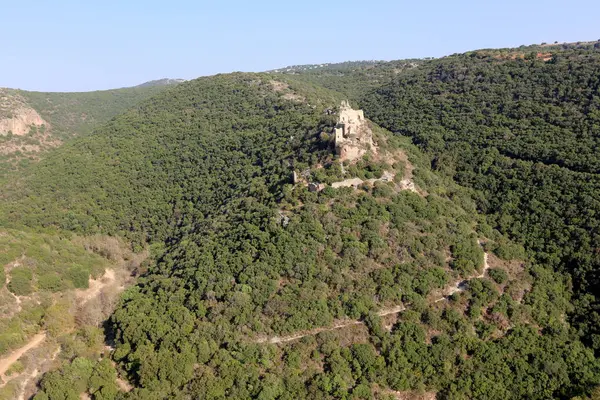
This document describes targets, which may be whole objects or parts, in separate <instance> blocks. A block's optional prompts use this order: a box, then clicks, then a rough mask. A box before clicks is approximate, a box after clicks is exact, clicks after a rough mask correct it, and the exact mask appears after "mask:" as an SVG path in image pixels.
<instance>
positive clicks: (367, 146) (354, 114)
mask: <svg viewBox="0 0 600 400" xmlns="http://www.w3.org/2000/svg"><path fill="white" fill-rule="evenodd" d="M369 150H371V151H374V152H375V151H376V148H375V145H374V143H373V132H372V131H371V128H369V124H368V123H367V121H366V120H365V116H364V113H363V111H362V110H354V109H352V107H350V104H349V103H348V102H347V101H342V104H341V105H340V113H339V118H338V123H337V125H336V127H335V151H336V153H337V154H338V155H339V156H340V160H342V161H344V160H349V161H353V160H357V159H359V158H361V157H362V156H363V155H364V154H365V153H366V152H367V151H369Z"/></svg>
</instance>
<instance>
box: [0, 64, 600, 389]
mask: <svg viewBox="0 0 600 400" xmlns="http://www.w3.org/2000/svg"><path fill="white" fill-rule="evenodd" d="M463 58H464V59H465V60H466V61H465V62H467V61H468V62H474V61H473V60H476V58H473V60H472V59H471V58H470V57H463V56H460V57H457V58H456V59H457V60H463ZM453 59H454V58H452V59H450V58H449V59H447V60H443V61H428V62H427V63H426V64H425V66H424V69H423V71H425V72H420V71H421V70H420V68H421V67H411V68H410V69H408V70H405V71H403V72H400V71H398V72H394V73H393V74H397V75H398V76H399V77H401V78H398V79H400V80H399V81H394V83H393V84H392V85H390V86H385V87H384V88H382V89H380V90H379V91H378V92H376V93H374V94H373V97H369V98H368V99H365V100H364V104H365V105H367V106H369V108H367V111H368V113H367V117H370V116H372V117H373V118H377V120H378V121H380V123H381V124H382V125H388V126H389V127H391V128H393V127H394V126H392V124H391V123H390V122H389V121H388V120H387V119H386V118H384V117H385V115H391V116H394V115H396V112H397V111H396V108H392V107H389V105H390V104H397V107H398V108H401V107H402V106H403V104H404V103H401V102H396V103H392V102H390V104H386V105H385V106H386V107H384V106H383V105H382V104H379V105H378V107H380V108H381V111H380V112H379V111H377V110H379V109H378V108H377V107H376V105H377V104H378V102H379V101H380V98H383V96H384V93H385V95H389V96H392V93H394V94H395V93H397V90H398V89H397V86H402V85H398V82H401V79H407V81H406V82H405V85H407V84H408V83H407V82H412V81H415V82H417V81H418V80H417V79H421V78H420V77H421V76H423V77H427V76H428V75H427V74H428V72H427V71H429V69H428V68H430V67H431V65H435V63H436V62H442V63H445V62H448V63H452V60H453ZM507 62H513V63H516V64H518V63H526V61H507ZM527 62H531V61H527ZM383 74H384V75H385V76H388V78H389V79H391V78H392V75H389V74H388V73H387V72H385V73H383ZM319 79H320V78H319ZM348 79H350V78H348ZM402 82H404V81H402ZM418 82H421V81H418ZM423 82H427V79H426V78H423ZM354 84H355V85H356V86H355V87H358V86H360V85H361V80H360V79H359V80H357V81H355V83H354ZM335 85H337V84H336V83H335V82H334V83H332V84H328V85H326V86H328V87H329V88H335ZM369 85H375V83H374V81H371V82H370V83H369ZM423 86H424V85H423ZM369 87H374V86H369ZM339 90H342V89H339ZM423 90H425V89H423ZM354 93H356V95H357V96H358V93H359V91H355V92H354ZM388 93H389V94H388ZM410 93H411V94H412V95H414V96H417V95H418V94H419V93H421V92H419V91H418V90H416V89H415V90H414V91H411V92H410ZM347 96H348V93H344V94H342V93H339V92H336V91H331V90H328V89H326V88H323V87H322V86H321V85H319V84H317V81H316V80H314V79H312V78H311V79H306V78H304V77H301V76H296V75H279V74H274V73H269V74H229V75H217V76H214V77H208V78H200V79H197V80H194V81H189V82H185V83H182V84H180V85H178V86H177V87H174V88H172V89H169V90H168V91H166V92H162V93H159V94H157V95H156V96H153V97H151V98H149V99H147V100H145V101H143V102H142V103H141V104H140V105H139V106H138V107H135V108H132V109H130V110H128V111H126V112H125V113H123V114H121V115H119V116H117V117H116V118H114V119H112V120H111V121H109V122H108V123H107V124H105V125H103V126H102V127H101V128H99V129H97V130H95V134H94V135H89V136H86V137H82V138H78V139H75V140H73V141H72V142H70V143H68V144H66V145H65V146H63V147H61V148H60V149H58V150H57V151H55V152H53V153H52V154H50V155H49V156H48V157H47V158H45V159H44V160H42V161H41V162H40V163H38V164H36V165H34V166H32V167H31V168H29V169H27V171H25V173H24V174H23V176H22V178H21V179H19V180H17V181H14V182H11V184H10V185H7V186H5V187H4V188H3V191H2V207H1V208H0V212H1V214H0V222H1V223H2V225H3V226H11V227H14V228H19V227H21V226H22V225H23V224H25V225H27V226H29V228H27V229H39V228H40V227H43V228H45V229H60V230H65V231H72V232H76V233H77V234H79V235H88V236H89V235H98V234H108V235H113V236H120V237H123V238H126V239H127V240H128V241H130V243H131V244H132V246H133V247H134V248H136V249H141V248H142V247H144V246H146V245H149V247H150V251H151V255H152V260H153V261H152V262H151V263H149V264H148V265H144V268H143V269H140V272H141V273H142V276H141V277H140V278H139V279H138V282H137V284H136V285H135V286H133V287H132V288H130V289H128V290H126V291H125V293H124V294H123V296H122V299H121V302H120V304H119V306H118V307H117V310H116V311H115V312H114V313H113V315H112V316H111V318H110V319H109V321H108V322H107V324H106V332H107V334H108V338H107V341H108V343H111V344H112V343H114V346H115V349H114V352H112V355H111V358H112V360H114V361H115V362H116V368H117V370H118V371H119V372H120V373H121V376H123V377H126V378H127V379H128V380H129V382H130V384H131V385H132V386H129V385H124V384H122V382H121V384H119V385H117V384H116V383H115V382H117V381H116V380H115V379H116V378H115V377H116V371H115V369H114V368H115V367H113V366H112V364H111V363H110V362H108V361H106V362H104V363H99V362H98V361H97V357H98V354H97V353H93V352H91V353H85V352H84V351H81V350H80V351H79V352H75V351H72V352H71V353H67V354H72V357H71V358H70V359H68V360H64V361H63V364H62V368H60V369H59V370H57V371H55V372H53V373H49V374H46V375H44V377H43V378H42V380H41V383H40V391H39V393H38V394H37V395H36V397H35V398H36V399H62V398H69V399H70V398H74V399H76V398H79V397H80V396H81V395H82V393H86V394H87V395H88V396H91V397H93V398H95V399H109V398H127V399H164V398H182V399H184V398H198V399H248V398H258V399H265V400H266V399H299V398H310V399H346V398H347V399H350V398H352V399H372V398H378V399H379V398H382V399H383V398H390V399H394V398H413V397H416V396H419V395H421V394H423V395H436V394H437V396H438V397H439V398H450V399H465V398H476V399H495V398H498V399H522V398H528V399H547V398H553V397H556V398H573V397H575V396H586V395H588V394H590V393H591V391H592V390H593V389H594V387H595V386H597V385H599V384H600V364H599V362H598V360H597V359H596V358H595V357H594V353H593V351H592V350H591V349H590V348H587V347H586V346H585V345H584V344H583V343H582V342H581V341H580V336H579V335H578V332H577V331H576V330H574V329H572V327H571V326H570V324H569V319H568V318H567V316H568V315H574V310H575V307H574V305H573V302H572V300H573V298H572V296H573V292H572V284H573V282H577V285H579V283H578V282H579V281H577V280H576V279H575V277H573V278H572V277H570V276H569V275H567V274H563V273H561V272H560V270H559V271H558V272H557V271H554V270H553V268H552V267H553V266H554V264H552V263H551V262H549V260H550V259H549V258H545V257H542V256H540V257H536V256H535V255H534V257H532V258H530V257H529V256H527V254H526V253H525V250H524V249H523V247H522V246H520V245H519V244H518V243H515V242H513V241H511V240H509V239H508V238H507V237H505V236H503V235H502V234H501V233H500V232H499V231H498V230H496V229H494V228H495V227H497V228H500V229H502V230H504V228H505V227H504V225H501V224H499V223H498V221H500V219H499V218H496V217H494V215H493V214H492V216H491V219H490V222H491V224H489V223H488V221H487V217H486V216H485V214H483V213H478V211H477V207H479V209H480V210H481V211H485V212H489V211H490V210H491V208H489V209H488V208H485V209H484V208H482V207H481V200H482V199H484V197H482V196H481V195H478V196H476V197H475V200H473V198H472V194H473V193H474V192H473V191H472V190H471V189H465V188H463V187H461V186H459V185H457V184H456V183H454V182H453V180H452V178H453V176H450V175H455V174H449V173H448V172H447V170H444V169H443V168H441V167H440V166H441V165H444V166H446V167H447V168H449V167H450V166H451V165H452V164H450V163H445V162H444V163H442V162H439V163H436V162H434V163H433V168H432V163H431V154H433V153H426V154H425V153H423V152H422V151H421V150H420V149H419V148H418V147H417V146H414V145H413V144H412V143H411V141H412V139H411V138H406V137H402V136H400V135H394V134H392V133H391V132H389V131H387V130H385V129H382V128H380V127H379V126H377V125H376V124H372V123H369V126H370V129H371V130H372V132H373V135H374V137H373V139H374V143H376V147H375V148H373V149H372V150H371V151H370V152H368V153H367V154H366V155H365V156H364V157H362V158H361V159H359V160H356V161H352V162H349V161H344V162H341V161H340V159H339V157H338V156H337V155H336V152H335V150H334V143H333V137H334V127H335V126H336V125H337V123H338V106H339V104H340V101H341V100H343V99H344V98H346V97H347ZM377 96H382V97H377ZM423 97H425V96H423ZM409 104H413V103H412V102H409ZM404 106H405V105H404ZM405 107H408V106H405ZM415 107H416V106H415ZM376 108H377V110H376ZM432 108H433V109H435V107H434V106H432ZM384 110H387V111H384ZM425 111H427V109H425V110H424V112H423V115H428V114H427V112H425ZM385 112H387V113H389V114H385ZM405 114H406V115H408V113H402V114H401V115H405ZM416 115H417V112H416V111H415V112H414V115H413V117H411V118H414V119H416V118H417V116H416ZM461 115H462V114H461ZM407 118H408V117H407ZM411 120H412V119H410V120H409V121H411ZM391 121H394V122H397V121H399V119H391ZM428 121H429V120H428V119H425V120H424V126H427V129H429V127H430V126H432V123H429V125H426V124H425V122H428ZM414 125H415V126H420V125H419V124H417V123H416V122H415V123H414ZM409 126H412V125H410V124H409ZM424 129H425V128H424ZM396 130H397V131H401V130H400V129H396ZM433 132H436V131H433ZM401 133H406V132H404V131H402V132H401ZM515 134H516V133H515ZM414 136H416V135H414ZM447 141H448V143H449V146H450V144H451V143H452V141H451V140H450V139H447ZM465 141H466V140H465ZM418 144H421V142H418ZM428 151H433V150H428ZM448 154H449V153H444V155H445V156H446V157H448V158H449V156H448ZM564 154H568V153H564ZM440 157H441V153H440ZM564 157H565V158H566V155H564ZM465 158H466V156H465ZM456 163H458V161H456ZM454 165H457V164H454ZM456 168H457V171H459V170H460V169H459V168H458V167H456ZM556 168H559V167H556ZM578 173H583V172H578ZM586 173H588V172H586ZM456 175H457V177H458V173H457V174H456ZM357 180H358V181H357ZM461 182H462V183H468V182H467V181H465V180H464V179H463V180H461ZM590 196H593V194H592V195H590ZM517 216H518V214H517V213H514V216H513V217H517ZM523 225H524V224H521V225H520V226H523ZM11 232H12V231H11ZM507 233H509V234H511V235H512V236H513V237H515V239H516V240H517V242H518V241H520V237H518V236H516V235H514V234H513V232H507ZM525 244H526V245H527V247H528V248H529V249H531V246H529V243H528V242H525ZM532 254H533V253H532ZM36 279H37V278H36ZM33 281H34V282H37V280H35V279H34V280H33ZM67 284H68V283H67ZM8 285H9V286H10V285H11V282H10V281H9V282H8ZM13 286H14V285H13ZM580 287H581V285H579V286H576V288H578V289H579V288H580ZM579 293H581V292H579ZM580 298H581V296H580V297H578V299H580ZM589 337H590V336H585V337H584V338H585V339H588V338H589Z"/></svg>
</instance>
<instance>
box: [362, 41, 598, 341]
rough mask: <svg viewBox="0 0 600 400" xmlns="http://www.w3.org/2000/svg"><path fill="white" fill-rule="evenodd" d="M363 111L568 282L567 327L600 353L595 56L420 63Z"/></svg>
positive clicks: (569, 53) (476, 55)
mask: <svg viewBox="0 0 600 400" xmlns="http://www.w3.org/2000/svg"><path fill="white" fill-rule="evenodd" d="M413 72H414V73H412V74H407V75H405V76H403V77H401V78H398V79H397V80H395V81H394V82H393V83H390V84H388V85H386V86H384V87H382V88H380V89H378V90H375V91H373V92H372V93H370V94H369V95H367V96H365V98H364V99H363V102H362V103H363V104H364V106H365V107H366V109H367V115H368V116H370V117H371V118H373V119H374V120H375V121H377V122H378V123H380V124H382V125H383V126H385V127H387V128H388V129H390V130H392V131H394V132H398V133H400V134H402V135H406V136H410V137H412V138H413V141H414V142H415V143H417V144H418V145H419V146H421V147H422V148H423V149H425V150H427V151H428V152H429V154H430V155H431V157H432V165H433V166H434V167H435V168H436V169H437V170H439V171H441V172H445V173H447V174H448V175H451V176H453V177H454V178H455V179H456V180H457V182H459V183H460V184H462V185H464V186H468V187H472V188H474V189H475V190H476V198H477V200H478V206H479V209H480V210H481V211H483V212H485V213H487V214H489V215H490V216H491V218H490V221H491V223H492V225H493V226H494V227H497V228H498V229H499V230H501V231H502V232H505V233H507V234H509V235H510V236H511V237H512V238H514V239H515V240H517V241H519V242H521V243H523V244H524V245H525V246H526V247H527V249H528V250H529V252H530V254H531V255H532V257H533V259H534V260H536V261H537V262H540V263H543V264H545V265H549V266H553V267H554V268H556V269H557V270H560V271H565V272H568V273H570V274H571V277H572V279H573V284H574V287H575V291H576V293H577V301H576V302H575V304H576V308H575V309H574V310H573V313H572V316H571V317H572V319H573V321H575V322H577V326H578V327H579V329H580V330H581V333H582V335H583V337H584V339H585V341H586V343H588V344H589V345H591V346H592V347H594V348H595V349H596V351H599V350H600V336H599V334H600V331H599V330H598V327H599V326H600V324H599V322H600V308H599V307H600V306H599V304H600V303H599V301H598V299H599V298H600V297H599V296H600V292H598V288H600V275H599V274H598V271H600V253H599V252H598V249H599V248H600V237H599V236H598V232H599V231H600V220H599V219H598V215H600V214H599V212H600V202H599V200H598V193H599V191H600V174H599V173H600V169H599V167H600V164H599V162H600V158H599V157H598V149H599V148H600V147H599V146H600V142H599V141H598V138H599V137H600V136H599V134H600V119H599V118H600V114H599V111H598V110H599V109H600V103H599V99H600V92H599V90H600V81H599V80H598V76H599V73H600V52H598V50H597V49H595V48H594V47H592V46H591V45H586V46H583V48H580V49H574V50H573V49H567V50H557V49H555V50H554V53H553V54H551V55H550V56H546V55H540V53H526V54H524V58H517V57H513V56H512V55H511V54H510V53H506V52H500V51H481V52H472V53H468V54H465V55H458V56H454V57H449V58H446V59H442V60H436V61H431V62H429V63H428V64H427V65H426V66H424V67H423V68H421V69H419V70H415V71H413Z"/></svg>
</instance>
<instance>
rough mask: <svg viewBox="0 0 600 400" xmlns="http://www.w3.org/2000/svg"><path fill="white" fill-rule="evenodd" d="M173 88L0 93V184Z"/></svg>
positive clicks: (141, 87)
mask: <svg viewBox="0 0 600 400" xmlns="http://www.w3.org/2000/svg"><path fill="white" fill-rule="evenodd" d="M176 83H179V82H178V81H176V80H170V81H169V80H167V82H162V83H161V84H158V85H155V84H147V85H141V86H139V87H132V88H122V89H114V90H104V91H94V92H81V93H75V92H74V93H59V92H56V93H52V92H50V93H46V92H31V91H25V90H15V89H1V88H0V145H1V147H0V179H2V178H5V175H6V174H7V173H8V172H9V171H11V170H12V171H19V170H22V169H23V168H25V167H27V165H29V164H30V163H32V162H35V161H38V160H39V159H40V158H42V157H43V156H44V155H45V153H46V152H47V151H48V150H49V149H51V148H54V147H57V146H60V145H61V144H62V143H64V142H65V141H67V140H69V139H71V138H73V137H76V136H81V135H86V134H89V133H91V131H92V130H93V129H94V128H95V127H97V126H100V125H102V124H103V123H105V122H107V121H108V120H110V119H111V118H112V117H114V116H116V115H117V114H119V113H121V112H124V111H125V110H127V109H128V108H130V107H133V106H134V105H136V104H138V103H139V102H141V101H142V100H144V99H147V98H149V97H151V96H152V95H154V94H157V93H159V92H160V91H162V90H164V89H165V88H166V87H167V86H168V85H173V84H176ZM3 125H6V126H3ZM11 127H12V128H15V127H16V129H17V130H19V131H12V130H11V129H10V128H11ZM3 128H6V129H3Z"/></svg>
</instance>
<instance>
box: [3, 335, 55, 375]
mask: <svg viewBox="0 0 600 400" xmlns="http://www.w3.org/2000/svg"><path fill="white" fill-rule="evenodd" d="M44 339H46V332H41V333H38V334H37V335H35V336H34V337H32V338H31V340H29V342H27V344H25V345H24V346H23V347H21V348H20V349H17V350H15V351H13V352H12V353H10V354H9V355H8V356H6V357H4V358H2V359H0V376H1V377H2V379H3V380H5V376H4V374H6V371H8V369H9V368H10V366H11V365H13V363H14V362H15V361H17V360H18V359H19V358H21V356H23V354H25V353H27V352H28V351H29V350H31V349H34V348H36V347H37V346H39V345H40V344H41V343H42V342H43V341H44Z"/></svg>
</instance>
